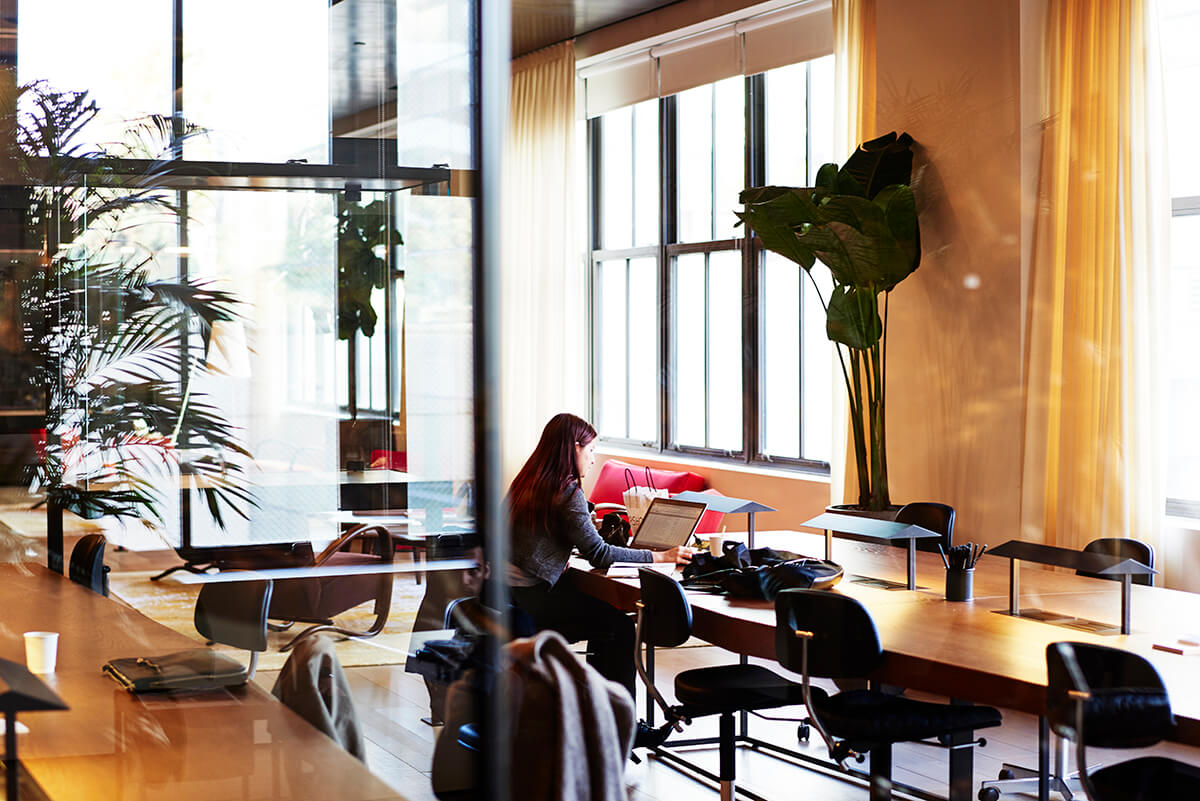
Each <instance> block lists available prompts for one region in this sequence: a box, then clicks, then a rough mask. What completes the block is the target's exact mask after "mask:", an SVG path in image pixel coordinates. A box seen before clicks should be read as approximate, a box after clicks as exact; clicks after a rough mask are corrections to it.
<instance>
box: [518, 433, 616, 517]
mask: <svg viewBox="0 0 1200 801" xmlns="http://www.w3.org/2000/svg"><path fill="white" fill-rule="evenodd" d="M595 438H596V429H594V428H592V425H591V423H589V422H588V421H587V420H584V419H583V418H582V417H577V416H575V415H573V414H569V413H567V412H562V413H561V414H556V415H554V417H552V418H550V422H548V423H546V427H545V428H544V429H542V437H541V439H539V440H538V444H537V447H536V448H534V449H533V453H532V454H530V456H529V458H528V459H527V460H526V461H525V465H524V467H522V468H521V471H520V472H519V473H517V477H516V478H514V479H513V482H512V484H511V485H510V486H509V488H508V508H509V515H510V517H511V519H512V522H513V525H514V526H523V527H527V528H528V529H529V530H531V531H547V532H548V531H549V530H550V514H551V511H552V510H553V509H554V507H555V506H556V505H557V504H559V503H560V502H561V499H562V496H563V494H564V493H565V492H566V491H567V490H568V489H570V488H572V487H573V486H578V485H579V484H580V482H581V481H582V480H583V476H581V475H579V461H578V459H577V458H576V456H575V446H576V445H580V446H586V445H587V444H588V443H589V442H591V441H592V440H594V439H595Z"/></svg>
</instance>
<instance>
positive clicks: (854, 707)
mask: <svg viewBox="0 0 1200 801" xmlns="http://www.w3.org/2000/svg"><path fill="white" fill-rule="evenodd" d="M775 656H776V658H777V659H778V660H779V663H780V664H781V665H783V666H784V667H785V668H787V669H788V670H791V671H794V672H796V673H799V674H801V675H802V676H803V677H804V681H803V685H802V686H803V695H804V703H805V705H806V706H807V707H808V713H809V717H810V719H811V721H812V725H813V726H814V727H815V728H816V729H817V731H818V732H819V733H820V735H821V738H822V739H823V740H824V741H825V745H826V747H828V749H829V755H830V757H831V758H832V759H833V760H835V761H836V762H838V763H839V764H841V765H842V766H843V767H844V766H845V761H846V760H847V759H849V758H850V757H855V758H857V759H860V760H861V757H862V755H864V754H870V758H871V765H870V767H871V792H870V798H871V801H886V799H890V798H891V797H892V781H891V774H892V744H893V743H902V742H916V741H924V740H925V739H926V738H931V737H939V738H940V737H946V736H950V735H956V734H965V735H968V736H969V735H970V734H971V732H974V731H976V730H977V729H986V728H989V727H991V726H999V725H1000V711H999V710H997V709H994V708H993V707H990V706H966V705H963V706H959V705H949V704H935V703H928V702H924V701H914V700H912V699H910V698H905V697H904V696H901V695H891V694H887V693H883V692H880V691H878V690H875V689H866V690H847V691H844V692H840V693H837V694H836V695H832V696H831V695H828V694H827V693H825V692H824V691H822V690H820V689H818V688H816V687H812V686H811V683H810V682H811V679H812V677H819V678H830V679H837V678H848V679H849V678H866V677H867V676H869V675H870V674H871V673H873V672H874V671H876V670H877V669H878V668H879V667H880V666H881V665H882V664H883V660H884V654H883V647H882V645H881V644H880V642H879V632H878V631H877V630H876V628H875V621H874V620H872V619H871V615H870V613H869V612H867V610H866V609H865V608H864V607H863V605H862V604H860V603H859V602H858V601H856V600H855V599H853V598H849V597H847V596H845V595H837V594H835V593H831V592H823V591H820V590H796V589H792V590H784V591H783V592H781V593H779V595H778V596H777V597H776V598H775ZM977 743H978V744H979V745H984V744H985V741H984V740H983V739H980V740H978V741H977ZM930 744H931V745H941V743H930Z"/></svg>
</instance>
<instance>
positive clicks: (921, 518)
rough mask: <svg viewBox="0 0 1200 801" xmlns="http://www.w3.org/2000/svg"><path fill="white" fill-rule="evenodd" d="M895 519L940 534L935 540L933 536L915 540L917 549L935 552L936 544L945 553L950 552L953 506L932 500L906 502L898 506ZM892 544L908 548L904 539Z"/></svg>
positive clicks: (952, 530) (952, 534)
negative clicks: (938, 538)
mask: <svg viewBox="0 0 1200 801" xmlns="http://www.w3.org/2000/svg"><path fill="white" fill-rule="evenodd" d="M895 519H896V522H897V523H909V524H915V525H918V526H920V527H921V528H927V529H929V530H930V531H936V532H937V533H938V534H941V535H942V538H941V539H940V540H935V539H934V538H933V537H927V538H925V539H920V540H917V550H918V551H929V552H931V553H937V549H938V545H941V546H942V548H943V549H944V550H945V551H946V553H950V548H951V547H952V546H953V545H954V507H953V506H949V505H947V504H944V503H934V502H932V501H916V502H914V503H906V504H904V506H901V507H900V511H899V512H897V513H896V518H895ZM892 545H893V546H895V547H897V548H908V543H907V542H906V541H904V540H897V541H895V542H893V543H892Z"/></svg>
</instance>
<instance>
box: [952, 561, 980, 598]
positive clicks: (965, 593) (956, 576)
mask: <svg viewBox="0 0 1200 801" xmlns="http://www.w3.org/2000/svg"><path fill="white" fill-rule="evenodd" d="M974 595H975V568H973V567H971V568H967V569H966V570H954V569H950V570H947V571H946V600H947V601H969V600H971V598H972V597H973V596H974Z"/></svg>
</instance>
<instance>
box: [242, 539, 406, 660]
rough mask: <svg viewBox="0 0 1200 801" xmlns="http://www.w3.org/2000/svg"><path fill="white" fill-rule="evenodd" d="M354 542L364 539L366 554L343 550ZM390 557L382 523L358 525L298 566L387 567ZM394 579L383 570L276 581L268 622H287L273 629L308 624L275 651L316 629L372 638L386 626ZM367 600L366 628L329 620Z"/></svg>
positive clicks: (392, 554) (390, 543)
mask: <svg viewBox="0 0 1200 801" xmlns="http://www.w3.org/2000/svg"><path fill="white" fill-rule="evenodd" d="M358 540H362V541H363V542H365V543H366V544H367V546H368V547H370V548H371V552H368V553H353V552H351V551H349V550H347V549H348V548H349V546H350V545H351V544H352V543H354V542H356V541H358ZM395 555H396V549H395V545H394V543H393V538H392V535H391V534H389V533H388V531H387V528H386V527H384V526H359V527H357V528H355V529H352V530H351V531H349V532H347V533H346V534H343V535H342V536H341V537H340V538H339V539H338V540H337V541H335V542H334V543H333V544H331V545H330V546H329V547H327V548H326V549H325V550H324V551H322V552H321V553H320V554H318V555H317V556H316V557H315V558H313V560H312V562H311V564H309V565H301V566H302V567H330V568H338V567H344V568H350V569H353V568H362V567H367V568H370V567H382V566H385V565H390V564H391V563H392V562H393V561H394V559H395ZM237 566H238V567H248V568H254V567H262V566H263V565H261V564H260V565H255V564H239V565H237ZM394 578H395V576H394V574H392V573H391V572H389V571H387V570H383V571H381V572H378V573H370V572H365V573H354V572H347V573H346V574H344V575H318V576H303V577H300V578H288V579H276V581H275V592H274V595H273V597H272V599H271V608H270V613H269V617H270V618H271V619H272V620H282V621H288V624H287V625H286V626H273V628H274V629H276V630H282V629H284V628H287V627H288V626H290V625H291V623H294V622H297V621H299V622H303V623H311V624H313V625H310V626H309V627H308V628H306V629H304V631H302V632H300V633H299V634H297V635H296V636H295V637H293V638H292V639H291V640H290V641H289V642H288V643H287V644H286V645H284V646H283V647H282V648H280V649H279V650H281V651H289V650H291V649H292V647H293V646H295V645H296V643H297V642H299V641H300V640H302V639H304V638H305V637H311V636H312V635H314V634H316V633H317V632H319V631H332V632H335V633H337V634H343V635H345V636H348V637H374V636H375V635H376V634H378V633H379V632H381V631H383V627H384V626H385V625H387V619H388V613H389V612H390V611H391V608H392V581H393V579H394ZM367 601H374V602H375V606H374V611H375V620H374V622H372V623H371V625H370V627H368V628H367V630H366V631H354V630H352V629H347V628H343V627H341V626H338V625H337V624H336V623H334V621H333V617H334V616H335V615H340V614H342V613H343V612H346V611H348V610H350V609H353V608H354V607H356V606H358V605H359V604H363V603H366V602H367Z"/></svg>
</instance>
